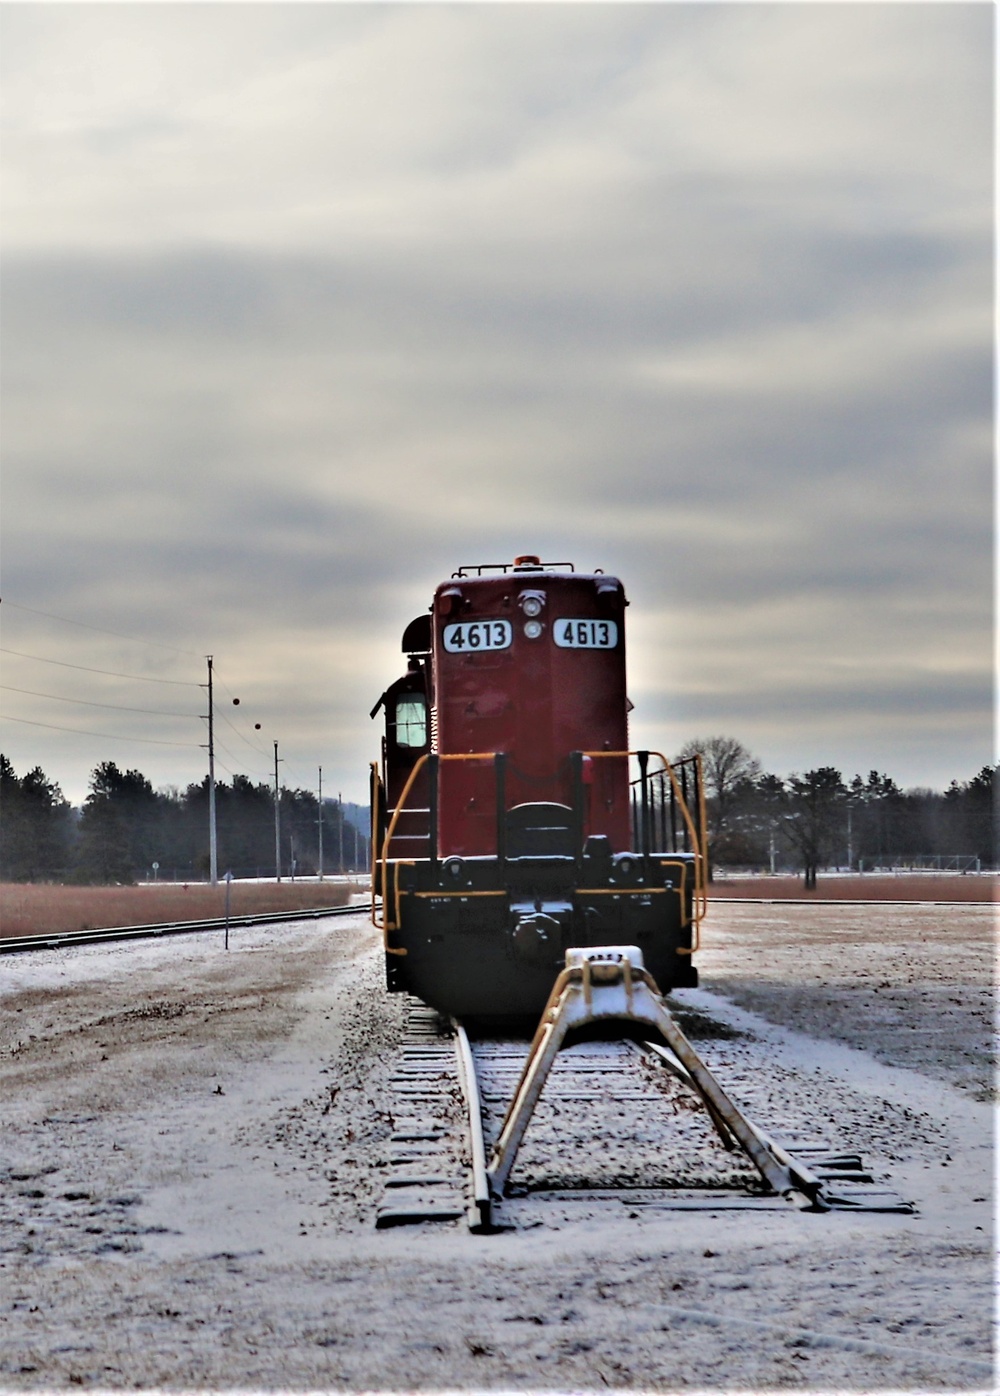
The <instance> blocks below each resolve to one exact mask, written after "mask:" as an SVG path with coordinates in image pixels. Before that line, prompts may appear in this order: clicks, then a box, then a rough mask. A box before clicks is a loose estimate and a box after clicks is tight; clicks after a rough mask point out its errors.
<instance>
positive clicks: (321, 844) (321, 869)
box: [316, 766, 323, 882]
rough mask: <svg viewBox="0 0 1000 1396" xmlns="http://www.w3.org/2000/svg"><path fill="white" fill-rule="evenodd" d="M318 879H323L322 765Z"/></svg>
mask: <svg viewBox="0 0 1000 1396" xmlns="http://www.w3.org/2000/svg"><path fill="white" fill-rule="evenodd" d="M316 823H317V824H318V825H319V880H320V882H322V881H323V767H322V766H320V768H319V818H318V819H317V820H316Z"/></svg>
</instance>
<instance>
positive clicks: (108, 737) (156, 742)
mask: <svg viewBox="0 0 1000 1396" xmlns="http://www.w3.org/2000/svg"><path fill="white" fill-rule="evenodd" d="M4 722H20V723H22V724H23V725H24V726H25V727H47V728H49V730H50V731H52V732H73V733H75V734H76V736H78V737H100V738H101V740H102V741H110V742H147V743H151V744H152V745H153V746H183V747H191V748H193V749H194V750H195V751H199V750H200V745H199V743H198V742H166V741H163V740H162V739H160V738H157V737H126V736H123V735H122V734H120V733H118V732H86V731H84V730H83V728H81V727H60V726H58V725H57V724H56V723H54V722H33V721H32V720H31V719H30V718H27V717H6V716H5V717H4Z"/></svg>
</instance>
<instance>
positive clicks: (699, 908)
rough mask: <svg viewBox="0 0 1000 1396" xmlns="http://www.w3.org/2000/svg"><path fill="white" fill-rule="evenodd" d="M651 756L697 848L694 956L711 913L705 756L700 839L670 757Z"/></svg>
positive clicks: (652, 753) (593, 753)
mask: <svg viewBox="0 0 1000 1396" xmlns="http://www.w3.org/2000/svg"><path fill="white" fill-rule="evenodd" d="M583 755H584V756H591V757H594V756H618V757H629V756H638V755H639V753H638V751H585V752H583ZM648 755H650V756H658V757H659V759H660V760H661V761H662V762H663V769H664V770H665V771H666V773H667V775H668V776H669V777H670V784H671V786H672V787H673V791H674V795H675V796H676V798H677V803H678V805H679V806H680V810H681V815H682V816H683V818H684V822H685V823H686V825H687V829H688V834H689V835H690V838H691V846H692V848H693V849H694V854H695V864H694V905H693V919H694V928H695V930H694V944H693V945H692V946H691V953H692V954H694V952H695V951H696V950H697V949H698V947H699V945H700V944H701V922H702V919H703V917H704V916H705V914H706V912H707V911H708V881H707V877H706V870H705V852H704V843H705V799H704V783H703V781H702V779H701V755H700V753H698V754H696V759H697V762H698V788H699V791H700V792H701V799H700V800H699V809H698V822H699V823H700V825H701V836H700V837H699V831H698V830H697V829H696V828H695V824H694V820H693V819H692V818H691V811H690V810H689V809H688V806H687V801H686V800H685V799H684V792H683V791H682V790H681V787H680V782H679V781H678V779H677V776H676V774H675V773H674V768H673V766H671V764H670V762H669V761H668V760H667V758H666V757H665V756H664V755H663V752H662V751H650V752H649V753H648ZM661 774H662V772H660V771H654V772H653V775H661Z"/></svg>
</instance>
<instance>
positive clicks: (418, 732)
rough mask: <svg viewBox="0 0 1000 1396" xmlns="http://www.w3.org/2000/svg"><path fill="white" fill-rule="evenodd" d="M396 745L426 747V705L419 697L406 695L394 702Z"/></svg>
mask: <svg viewBox="0 0 1000 1396" xmlns="http://www.w3.org/2000/svg"><path fill="white" fill-rule="evenodd" d="M396 743H397V745H398V746H410V747H415V746H426V745H427V704H426V702H425V701H424V699H423V698H421V697H420V696H419V695H416V696H415V695H414V694H407V696H406V697H405V698H398V699H397V700H396Z"/></svg>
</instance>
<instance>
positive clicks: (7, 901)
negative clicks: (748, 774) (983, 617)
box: [0, 874, 997, 937]
mask: <svg viewBox="0 0 1000 1396" xmlns="http://www.w3.org/2000/svg"><path fill="white" fill-rule="evenodd" d="M996 887H997V879H996V878H995V877H991V876H979V877H972V876H969V877H963V876H959V875H948V874H938V875H930V876H927V877H922V876H920V875H919V874H907V875H904V876H899V877H878V876H874V875H872V876H866V877H824V878H820V882H819V886H818V887H817V889H816V891H815V892H806V891H804V890H803V887H802V879H801V877H746V878H728V877H727V878H718V879H716V881H715V882H713V883H712V884H711V887H710V888H709V896H710V898H712V899H715V898H720V899H724V898H746V897H753V898H757V897H760V898H763V899H767V900H771V899H774V900H779V899H780V900H786V899H791V898H795V899H803V900H808V901H815V902H829V901H860V900H869V901H899V902H911V901H912V902H990V901H993V900H994V899H995V897H996ZM366 890H367V880H365V881H364V882H359V883H357V884H356V885H348V884H345V883H341V882H322V883H320V882H282V883H276V882H234V883H233V885H232V893H231V900H230V911H231V913H232V915H233V916H248V915H250V914H251V913H252V912H261V913H264V912H269V911H299V910H301V911H307V910H311V909H313V908H315V907H326V906H343V905H344V904H345V903H346V902H347V901H348V900H349V898H350V894H351V892H352V891H366ZM225 896H226V892H225V887H224V886H221V885H220V886H218V887H209V886H208V885H207V884H206V883H203V882H191V883H180V882H178V883H173V882H160V883H140V884H138V885H137V886H135V887H58V886H50V885H48V884H35V883H24V882H5V883H0V937H3V936H25V935H51V934H53V933H56V932H59V931H82V930H90V929H96V928H104V927H110V926H143V925H154V924H157V923H159V922H164V921H196V920H200V919H202V918H204V919H208V918H210V917H215V916H222V915H224V914H225Z"/></svg>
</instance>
